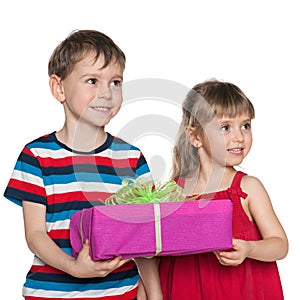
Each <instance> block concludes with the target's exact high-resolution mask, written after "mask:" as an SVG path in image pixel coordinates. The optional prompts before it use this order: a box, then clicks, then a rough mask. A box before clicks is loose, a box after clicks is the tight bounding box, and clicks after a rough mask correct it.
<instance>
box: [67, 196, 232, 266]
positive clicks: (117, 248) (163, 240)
mask: <svg viewBox="0 0 300 300" xmlns="http://www.w3.org/2000/svg"><path fill="white" fill-rule="evenodd" d="M70 239H71V245H72V251H73V255H74V256H75V257H76V256H77V255H78V253H79V251H80V250H81V249H82V244H83V242H84V241H85V240H86V239H88V240H89V244H90V256H91V258H92V260H94V261H98V260H105V259H111V258H113V257H115V256H118V255H121V256H122V258H135V257H152V256H155V255H158V256H163V255H176V256H178V255H188V254H195V253H202V252H210V251H214V250H222V249H228V248H231V246H232V203H231V200H228V199H223V200H199V201H197V200H192V201H184V202H182V201H180V202H157V203H144V204H119V205H109V206H105V205H99V206H94V207H92V208H88V209H83V210H82V211H80V212H77V213H75V214H73V216H72V218H71V223H70Z"/></svg>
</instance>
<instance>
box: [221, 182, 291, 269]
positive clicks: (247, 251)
mask: <svg viewBox="0 0 300 300" xmlns="http://www.w3.org/2000/svg"><path fill="white" fill-rule="evenodd" d="M241 187H242V189H243V190H244V191H245V192H246V193H247V194H248V197H247V199H242V200H241V201H244V200H245V203H246V210H247V209H248V211H249V213H250V216H249V217H252V219H253V221H254V222H255V223H256V225H257V227H258V230H259V232H260V234H261V236H262V240H259V241H244V240H238V239H234V240H233V251H220V252H217V253H216V255H217V258H218V259H219V261H220V263H221V264H223V265H238V264H240V263H242V262H243V261H244V259H245V258H247V257H248V258H252V259H256V260H260V261H266V262H270V261H276V260H279V259H282V258H284V257H285V256H286V255H287V253H288V239H287V236H286V234H285V231H284V229H283V227H282V226H281V224H280V221H279V220H278V218H277V216H276V214H275V212H274V210H273V207H272V204H271V200H270V198H269V196H268V193H267V191H266V190H265V188H264V186H263V184H262V183H261V182H260V181H259V180H258V179H257V178H255V177H251V176H244V177H243V179H242V183H241Z"/></svg>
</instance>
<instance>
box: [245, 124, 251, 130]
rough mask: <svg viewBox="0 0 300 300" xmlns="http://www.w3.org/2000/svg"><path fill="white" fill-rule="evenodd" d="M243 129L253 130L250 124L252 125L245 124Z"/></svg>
mask: <svg viewBox="0 0 300 300" xmlns="http://www.w3.org/2000/svg"><path fill="white" fill-rule="evenodd" d="M243 129H245V130H249V129H251V124H250V123H246V124H244V125H243Z"/></svg>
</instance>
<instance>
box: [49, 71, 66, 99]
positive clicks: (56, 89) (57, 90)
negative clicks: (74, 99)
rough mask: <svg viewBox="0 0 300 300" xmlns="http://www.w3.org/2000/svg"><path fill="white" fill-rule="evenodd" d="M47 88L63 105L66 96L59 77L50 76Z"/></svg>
mask: <svg viewBox="0 0 300 300" xmlns="http://www.w3.org/2000/svg"><path fill="white" fill-rule="evenodd" d="M49 86H50V91H51V93H52V95H53V96H54V98H56V99H57V100H58V101H59V102H60V103H63V102H64V101H65V100H66V96H65V93H64V88H63V86H62V84H61V79H60V77H58V76H57V75H54V74H53V75H51V76H50V79H49Z"/></svg>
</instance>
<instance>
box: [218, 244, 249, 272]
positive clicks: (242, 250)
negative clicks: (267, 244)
mask: <svg viewBox="0 0 300 300" xmlns="http://www.w3.org/2000/svg"><path fill="white" fill-rule="evenodd" d="M214 254H215V255H216V257H217V259H218V261H219V262H220V264H221V265H223V266H237V265H239V264H241V263H242V262H243V261H244V260H245V258H247V254H248V242H247V241H244V240H238V239H233V240H232V249H231V250H229V251H215V252H214Z"/></svg>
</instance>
